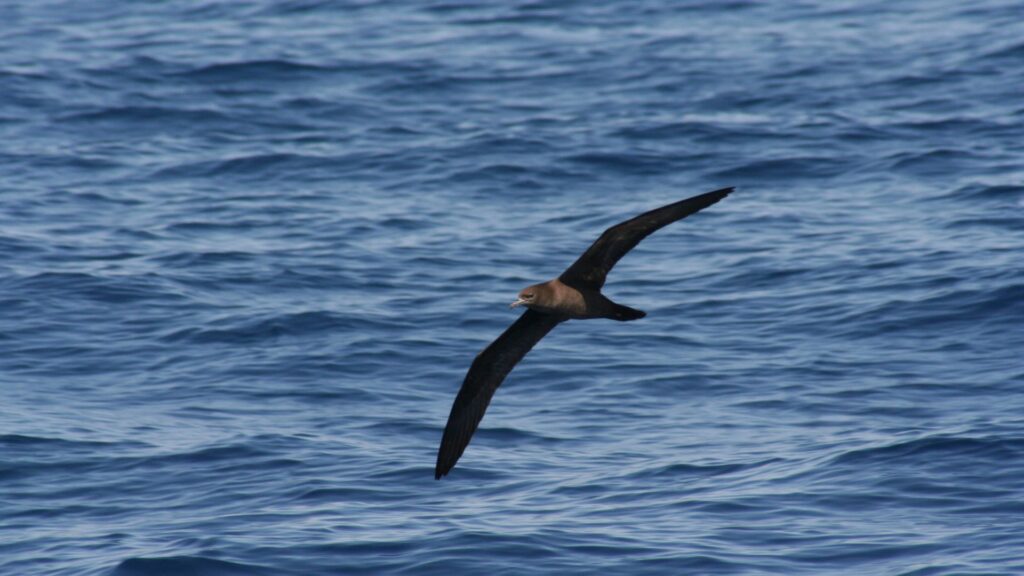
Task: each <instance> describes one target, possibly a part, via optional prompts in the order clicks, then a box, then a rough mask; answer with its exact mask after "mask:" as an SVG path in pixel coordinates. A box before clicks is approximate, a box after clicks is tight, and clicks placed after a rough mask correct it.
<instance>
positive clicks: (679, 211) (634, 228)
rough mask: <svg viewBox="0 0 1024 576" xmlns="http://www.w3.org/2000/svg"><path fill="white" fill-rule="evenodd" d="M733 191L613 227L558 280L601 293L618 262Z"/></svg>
mask: <svg viewBox="0 0 1024 576" xmlns="http://www.w3.org/2000/svg"><path fill="white" fill-rule="evenodd" d="M732 191H733V189H732V188H722V189H721V190H715V191H714V192H707V193H705V194H701V195H699V196H694V197H693V198H687V199H686V200H680V201H679V202H675V203H673V204H669V205H668V206H662V207H661V208H655V209H654V210H651V211H650V212H644V213H643V214H641V215H639V216H637V217H635V218H631V219H629V220H626V221H625V222H622V223H620V224H616V225H615V226H612V227H611V228H609V229H607V230H605V231H604V234H601V237H600V238H598V239H597V241H596V242H594V243H593V244H591V245H590V248H587V251H586V252H584V253H583V255H582V256H580V257H579V258H578V259H577V260H576V261H575V262H573V263H572V265H571V266H569V267H568V268H567V269H566V270H565V272H562V275H561V276H559V277H558V279H559V280H561V281H562V282H564V283H566V284H568V285H569V286H572V287H573V288H576V289H577V290H600V289H601V287H602V286H604V281H605V278H606V277H607V276H608V272H609V271H610V270H611V269H612V266H615V263H616V262H618V261H619V259H620V258H622V257H623V256H625V255H626V253H627V252H629V251H630V250H632V249H633V248H635V247H636V245H637V244H639V243H640V241H641V240H643V239H644V238H646V237H648V236H649V235H651V234H652V233H653V232H655V231H656V230H659V229H660V228H663V227H665V226H667V225H669V224H671V223H673V222H675V221H677V220H682V219H683V218H686V217H687V216H689V215H690V214H693V213H694V212H699V211H701V210H703V209H704V208H707V207H708V206H711V205H712V204H714V203H715V202H718V201H719V200H721V199H722V198H725V197H726V196H728V195H729V193H730V192H732Z"/></svg>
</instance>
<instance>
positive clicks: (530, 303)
mask: <svg viewBox="0 0 1024 576" xmlns="http://www.w3.org/2000/svg"><path fill="white" fill-rule="evenodd" d="M549 290H550V288H549V287H548V285H547V284H534V285H533V286H527V287H526V288H523V289H522V290H520V291H519V295H518V296H516V300H515V302H513V303H511V304H509V305H508V307H509V308H515V307H516V306H526V307H527V308H533V307H534V306H539V305H540V303H541V302H545V301H546V296H547V293H548V291H549Z"/></svg>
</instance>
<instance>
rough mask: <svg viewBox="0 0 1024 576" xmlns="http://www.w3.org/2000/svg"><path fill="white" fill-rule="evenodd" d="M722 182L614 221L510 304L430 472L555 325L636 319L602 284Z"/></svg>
mask: <svg viewBox="0 0 1024 576" xmlns="http://www.w3.org/2000/svg"><path fill="white" fill-rule="evenodd" d="M732 190H733V189H732V188H723V189H721V190H716V191H714V192H708V193H706V194H701V195H699V196H694V197H693V198H688V199H686V200H681V201H679V202H675V203H673V204H669V205H667V206H662V207H661V208H656V209H654V210H651V211H650V212H645V213H643V214H641V215H639V216H637V217H635V218H632V219H630V220H627V221H625V222H622V223H621V224H617V225H615V226H612V227H611V228H609V229H607V230H605V232H604V233H603V234H601V236H600V238H598V239H597V241H595V242H594V243H593V244H592V245H591V246H590V248H588V249H587V250H586V252H584V253H583V254H582V255H581V256H580V257H579V258H578V259H577V260H576V262H574V263H573V264H572V265H571V266H569V267H568V268H567V269H566V270H565V272H563V273H562V274H561V275H560V276H559V277H558V278H555V279H552V280H549V281H547V282H543V283H541V284H534V285H533V286H528V287H526V288H524V289H523V290H522V291H520V292H519V296H518V297H517V298H516V301H515V302H513V303H512V305H511V307H513V308H514V307H516V306H525V307H527V308H528V310H527V311H526V312H524V313H523V315H522V316H520V317H519V319H518V320H516V321H515V322H514V323H513V324H512V325H511V326H509V328H508V329H507V330H505V332H503V333H502V334H501V336H499V337H498V339H497V340H495V341H494V342H492V343H491V344H490V345H489V346H487V348H485V349H484V350H483V351H482V352H481V353H480V354H478V355H477V357H476V358H475V359H474V360H473V364H472V365H471V366H470V368H469V372H468V373H467V374H466V379H465V380H464V381H463V382H462V388H461V389H459V394H458V396H456V398H455V402H454V403H453V404H452V410H451V413H450V414H449V416H448V424H447V425H446V426H445V430H444V436H443V437H442V438H441V447H440V448H439V449H438V452H437V467H436V468H435V471H434V477H435V478H437V479H440V478H441V477H442V476H444V475H446V474H448V472H449V471H451V469H452V467H454V466H455V463H456V462H457V461H458V459H459V457H460V456H462V453H463V451H464V450H465V449H466V446H467V445H468V444H469V440H470V438H472V436H473V432H475V431H476V428H477V426H478V425H479V424H480V420H481V419H482V418H483V416H484V411H486V410H487V406H488V405H489V404H490V402H491V398H492V397H493V396H494V392H495V391H496V390H497V389H498V386H500V385H501V383H502V381H503V380H504V379H505V376H507V375H508V373H509V372H511V371H512V368H513V367H515V365H516V364H517V363H518V362H519V361H520V360H522V358H523V356H525V355H526V353H527V352H529V351H530V349H531V348H533V346H534V345H535V344H536V343H537V342H539V341H540V340H541V338H543V337H544V336H546V335H547V333H548V332H550V331H551V330H552V329H553V328H554V327H555V326H557V325H558V324H560V323H561V322H564V321H566V320H571V319H580V320H582V319H590V318H608V319H611V320H618V321H623V322H624V321H629V320H638V319H640V318H643V317H644V316H646V313H645V312H643V311H640V310H635V309H633V308H630V307H628V306H623V305H621V304H617V303H615V302H612V301H611V300H609V299H608V298H607V297H605V295H604V294H602V293H601V288H602V287H603V286H604V282H605V278H606V277H607V275H608V272H609V271H610V270H611V269H612V267H613V266H615V263H616V262H618V261H619V259H620V258H622V257H623V256H625V255H626V253H627V252H629V251H630V250H632V249H633V248H634V247H635V246H636V245H637V244H639V243H640V241H641V240H643V239H644V238H646V237H647V236H649V235H650V234H651V233H653V232H654V231H656V230H658V229H660V228H662V227H664V226H667V225H668V224H671V223H672V222H675V221H677V220H681V219H683V218H685V217H687V216H689V215H690V214H693V213H694V212H698V211H700V210H701V209H703V208H706V207H708V206H710V205H712V204H714V203H715V202H718V201H719V200H721V199H722V198H725V197H726V196H728V195H729V193H731V192H732Z"/></svg>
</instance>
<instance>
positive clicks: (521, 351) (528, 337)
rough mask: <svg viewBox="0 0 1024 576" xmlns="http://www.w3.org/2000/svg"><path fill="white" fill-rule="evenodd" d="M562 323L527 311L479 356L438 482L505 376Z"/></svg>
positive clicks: (450, 429)
mask: <svg viewBox="0 0 1024 576" xmlns="http://www.w3.org/2000/svg"><path fill="white" fill-rule="evenodd" d="M561 321H562V318H560V317H558V316H553V315H550V314H543V313H541V312H535V311H533V310H527V311H526V312H523V315H522V316H520V317H519V319H518V320H516V321H515V322H514V323H513V324H512V325H511V326H509V327H508V329H507V330H505V332H504V333H502V335H501V336H498V339H497V340H495V341H494V342H491V345H490V346H488V347H487V348H485V349H484V351H483V352H481V353H479V354H477V356H476V359H475V360H473V365H472V366H470V368H469V372H468V373H467V374H466V379H465V380H463V382H462V388H461V389H460V390H459V395H458V396H457V397H456V398H455V403H454V404H452V411H451V414H449V415H448V425H447V426H445V428H444V437H443V438H442V439H441V448H440V449H439V450H438V451H437V467H436V468H435V469H434V477H435V478H437V479H440V478H441V477H442V476H444V475H445V474H448V472H449V471H450V470H451V469H452V467H453V466H455V463H456V462H457V461H458V460H459V457H460V456H462V452H463V451H464V450H465V449H466V446H467V445H469V439H470V438H471V437H472V436H473V432H475V431H476V427H477V426H478V425H479V424H480V420H481V419H482V418H483V417H484V411H486V410H487V406H488V405H489V404H490V403H491V398H492V397H493V396H494V392H495V390H497V389H498V386H501V383H502V381H503V380H505V376H508V373H509V372H511V371H512V368H513V367H515V365H516V364H517V363H518V362H519V361H520V360H522V359H523V356H526V353H527V352H529V351H530V349H531V348H533V347H534V345H535V344H537V342H540V340H541V338H543V337H544V336H545V335H547V333H548V332H550V331H551V329H552V328H554V327H555V326H557V325H558V323H559V322H561Z"/></svg>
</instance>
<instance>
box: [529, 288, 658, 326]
mask: <svg viewBox="0 0 1024 576" xmlns="http://www.w3.org/2000/svg"><path fill="white" fill-rule="evenodd" d="M523 293H528V294H535V296H534V298H533V300H534V302H526V301H523V302H522V303H520V302H519V300H517V301H516V302H513V303H512V306H513V307H515V306H519V305H523V306H526V307H527V308H529V309H530V310H535V311H537V312H543V313H544V314H554V315H555V316H559V317H561V318H562V319H563V320H586V319H588V318H609V319H611V320H636V319H637V318H643V317H644V316H645V314H644V313H643V312H640V311H639V310H634V312H636V313H639V314H640V315H639V316H636V317H635V318H634V317H627V316H628V314H627V315H625V316H624V314H623V312H622V309H623V308H626V309H628V310H632V308H627V307H625V306H622V305H620V304H616V303H615V302H612V301H611V300H609V299H608V298H607V297H606V296H605V295H604V294H601V291H600V290H595V289H593V288H589V289H588V288H583V289H577V288H573V287H572V286H569V285H568V284H565V283H564V282H562V281H561V280H559V279H558V278H554V279H552V280H548V281H547V282H544V283H542V284H534V285H533V286H530V287H528V288H526V289H524V290H523Z"/></svg>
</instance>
